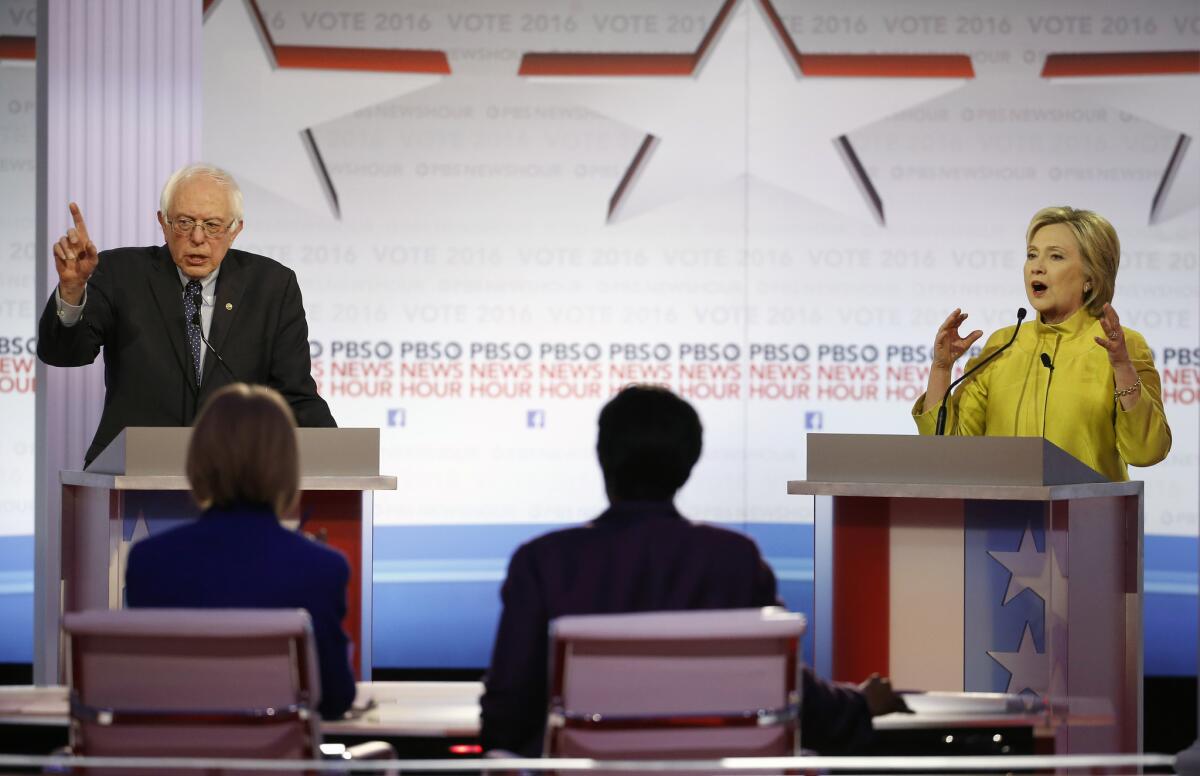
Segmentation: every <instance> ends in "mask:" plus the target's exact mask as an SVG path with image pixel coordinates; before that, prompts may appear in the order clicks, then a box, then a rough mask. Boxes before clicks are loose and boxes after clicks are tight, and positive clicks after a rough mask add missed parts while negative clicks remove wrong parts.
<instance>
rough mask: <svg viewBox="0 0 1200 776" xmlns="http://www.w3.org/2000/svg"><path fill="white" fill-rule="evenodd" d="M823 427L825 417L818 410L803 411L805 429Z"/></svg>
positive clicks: (815, 429) (812, 429) (818, 429)
mask: <svg viewBox="0 0 1200 776" xmlns="http://www.w3.org/2000/svg"><path fill="white" fill-rule="evenodd" d="M823 428H825V418H824V416H823V415H822V414H821V413H820V412H806V413H804V429H805V431H820V430H821V429H823Z"/></svg>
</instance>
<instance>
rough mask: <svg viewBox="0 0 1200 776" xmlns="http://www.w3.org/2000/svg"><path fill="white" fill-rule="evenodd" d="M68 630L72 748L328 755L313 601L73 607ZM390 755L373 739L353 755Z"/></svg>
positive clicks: (131, 753) (102, 752)
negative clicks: (258, 605) (304, 605)
mask: <svg viewBox="0 0 1200 776" xmlns="http://www.w3.org/2000/svg"><path fill="white" fill-rule="evenodd" d="M63 629H64V631H65V632H66V653H65V654H66V670H67V684H68V689H69V695H70V704H71V711H70V716H71V726H70V750H71V753H72V754H76V755H91V756H121V757H221V758H226V757H238V758H241V757H248V758H271V759H312V758H319V757H320V745H321V729H320V717H319V714H318V713H317V710H316V709H317V704H318V703H319V701H320V692H321V690H320V679H319V673H318V667H317V661H316V654H317V653H316V648H315V646H314V643H313V635H312V624H311V621H310V619H309V616H308V613H307V612H306V611H304V610H303V609H290V610H287V609H124V610H118V611H104V610H100V611H85V612H75V613H69V614H66V615H64V616H63ZM391 752H392V750H391V747H390V746H388V745H386V744H382V745H381V744H378V743H375V742H372V743H370V744H364V745H363V748H362V749H359V748H358V747H355V748H354V749H353V750H352V751H351V756H358V757H360V758H361V757H371V758H379V757H387V756H388V755H389V754H390V753H391ZM188 773H196V771H194V770H193V771H188Z"/></svg>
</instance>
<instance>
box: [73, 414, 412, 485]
mask: <svg viewBox="0 0 1200 776" xmlns="http://www.w3.org/2000/svg"><path fill="white" fill-rule="evenodd" d="M191 437H192V430H191V428H150V427H130V428H127V429H125V430H124V431H122V432H121V433H120V434H118V435H117V437H116V439H114V440H113V441H112V442H111V443H110V444H109V445H108V447H106V448H104V450H103V451H102V452H101V453H100V455H98V456H96V460H94V461H92V464H91V466H88V467H87V469H85V470H84V471H62V472H60V474H59V477H60V479H61V481H62V483H63V484H64V485H80V486H83V487H92V488H108V489H110V490H189V489H190V486H189V484H188V481H187V477H186V476H185V475H184V465H185V463H186V461H187V448H188V443H189V441H190V440H191ZM296 444H297V445H298V446H299V448H300V490H395V489H396V478H395V477H393V476H385V475H381V474H380V473H379V429H377V428H298V429H296Z"/></svg>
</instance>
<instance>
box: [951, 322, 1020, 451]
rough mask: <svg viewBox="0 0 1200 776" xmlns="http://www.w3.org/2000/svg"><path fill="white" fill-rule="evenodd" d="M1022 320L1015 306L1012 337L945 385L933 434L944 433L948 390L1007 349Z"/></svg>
mask: <svg viewBox="0 0 1200 776" xmlns="http://www.w3.org/2000/svg"><path fill="white" fill-rule="evenodd" d="M1023 320H1025V308H1024V307H1018V308H1017V325H1016V327H1014V328H1013V334H1012V337H1010V338H1009V340H1008V342H1006V343H1004V347H1002V348H998V349H997V350H996V351H995V352H994V353H992V355H990V356H988V357H987V358H985V359H984V360H982V361H980V362H979V363H978V364H976V365H975V366H973V367H971V368H970V369H968V370H967V371H966V372H963V376H962V377H960V378H958V379H957V380H955V381H954V382H952V383H950V385H948V386H946V393H945V395H944V396H942V403H941V405H939V406H938V414H937V430H936V431H934V434H935V435H937V436H945V435H946V402H947V401H948V400H949V399H950V391H951V390H952V389H953V388H954V386H956V385H958V384H959V383H961V382H962V381H963V380H966V379H967V378H968V377H970V376H971V375H973V374H975V373H976V372H978V371H979V370H980V369H983V368H984V367H985V366H987V365H988V364H990V363H991V362H992V359H994V358H995V357H996V356H998V355H1000V354H1001V353H1003V352H1004V351H1006V350H1008V347H1009V346H1010V345H1012V344H1013V343H1014V342H1016V341H1017V335H1018V334H1020V333H1021V321H1023Z"/></svg>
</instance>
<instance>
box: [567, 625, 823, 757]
mask: <svg viewBox="0 0 1200 776" xmlns="http://www.w3.org/2000/svg"><path fill="white" fill-rule="evenodd" d="M804 628H805V620H804V616H803V615H800V614H793V613H790V612H787V611H785V610H783V609H780V608H775V607H772V608H765V609H734V610H706V611H693V612H650V613H639V614H615V615H587V616H575V617H561V618H559V619H557V620H555V621H554V622H553V623H551V626H550V642H551V652H550V655H551V674H550V708H549V715H548V718H547V726H546V746H545V751H546V753H547V754H548V755H549V756H552V757H590V758H594V759H606V760H612V759H622V760H641V759H645V760H662V759H709V758H719V757H738V756H741V757H759V756H763V757H765V756H777V755H792V754H795V753H796V752H797V751H798V748H797V744H798V735H799V726H800V700H801V699H800V687H801V682H800V673H799V672H800V650H799V645H800V637H801V636H802V635H803V634H804Z"/></svg>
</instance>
